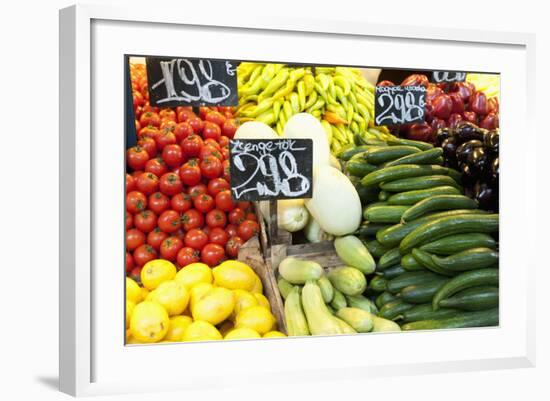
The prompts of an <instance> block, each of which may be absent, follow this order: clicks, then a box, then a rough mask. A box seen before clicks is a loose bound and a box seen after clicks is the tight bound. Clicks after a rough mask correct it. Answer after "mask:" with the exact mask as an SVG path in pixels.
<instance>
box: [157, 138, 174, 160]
mask: <svg viewBox="0 0 550 401" xmlns="http://www.w3.org/2000/svg"><path fill="white" fill-rule="evenodd" d="M155 142H156V143H157V148H158V149H159V150H160V151H162V150H163V149H164V147H165V146H166V145H173V144H175V143H176V135H175V134H174V133H173V132H172V131H164V132H162V133H161V134H160V135H158V136H157V137H156V138H155ZM165 161H166V160H165Z"/></svg>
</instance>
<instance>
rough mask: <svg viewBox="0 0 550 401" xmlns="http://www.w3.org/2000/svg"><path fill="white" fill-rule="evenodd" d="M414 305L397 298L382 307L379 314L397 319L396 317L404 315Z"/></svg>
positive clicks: (385, 317) (386, 317)
mask: <svg viewBox="0 0 550 401" xmlns="http://www.w3.org/2000/svg"><path fill="white" fill-rule="evenodd" d="M413 306H414V305H412V304H409V303H407V302H404V301H403V300H401V299H396V300H395V301H390V302H388V303H387V304H385V305H384V306H382V307H381V308H380V311H379V312H378V316H380V317H382V318H384V319H388V320H395V319H396V318H398V317H400V316H402V315H403V312H405V311H406V310H408V309H411V308H412V307H413Z"/></svg>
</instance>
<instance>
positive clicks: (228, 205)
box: [211, 180, 237, 212]
mask: <svg viewBox="0 0 550 401" xmlns="http://www.w3.org/2000/svg"><path fill="white" fill-rule="evenodd" d="M212 181H214V180H212ZM212 181H211V182H212ZM226 182H227V181H226ZM215 202H216V208H218V209H220V210H222V211H224V212H230V211H231V210H233V209H235V207H236V206H237V205H236V204H235V202H233V199H232V198H231V191H230V190H229V189H224V190H222V191H220V192H218V193H217V194H216V198H215Z"/></svg>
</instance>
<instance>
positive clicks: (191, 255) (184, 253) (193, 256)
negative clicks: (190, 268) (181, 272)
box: [176, 246, 201, 267]
mask: <svg viewBox="0 0 550 401" xmlns="http://www.w3.org/2000/svg"><path fill="white" fill-rule="evenodd" d="M200 260H201V259H200V253H199V251H196V250H194V249H193V248H191V247H188V246H186V247H183V248H181V249H180V250H179V252H178V255H177V257H176V261H177V263H178V266H180V267H185V266H187V265H190V264H191V263H197V262H199V261H200Z"/></svg>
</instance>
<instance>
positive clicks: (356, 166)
mask: <svg viewBox="0 0 550 401" xmlns="http://www.w3.org/2000/svg"><path fill="white" fill-rule="evenodd" d="M376 169H378V167H377V166H374V165H372V164H369V163H366V162H364V161H358V160H353V159H352V160H350V161H349V162H347V163H346V171H347V172H348V174H350V175H353V176H355V177H364V176H366V175H367V174H368V173H372V172H373V171H375V170H376Z"/></svg>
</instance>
